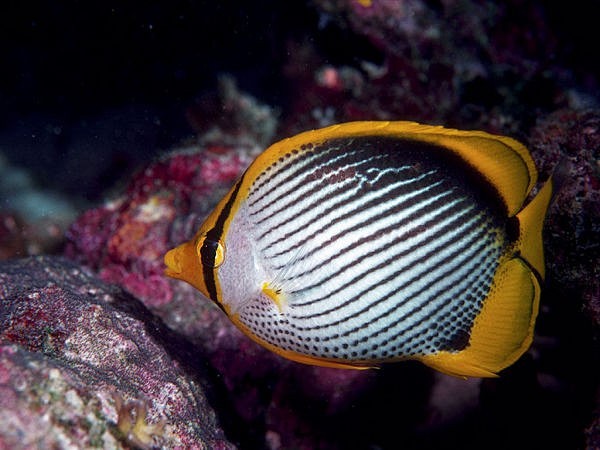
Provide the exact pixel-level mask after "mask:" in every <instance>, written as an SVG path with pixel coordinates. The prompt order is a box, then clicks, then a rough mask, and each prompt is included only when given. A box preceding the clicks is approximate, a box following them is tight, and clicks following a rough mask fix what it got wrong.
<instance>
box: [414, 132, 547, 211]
mask: <svg viewBox="0 0 600 450" xmlns="http://www.w3.org/2000/svg"><path fill="white" fill-rule="evenodd" d="M416 138H417V139H420V140H423V141H425V142H429V143H432V144H437V145H441V146H442V147H445V148H447V149H448V150H450V151H452V152H453V153H455V154H456V155H458V156H459V157H460V158H461V159H463V160H464V161H465V162H466V163H467V164H468V165H469V166H471V167H473V168H474V169H476V170H477V171H478V172H479V173H480V174H481V175H483V177H484V178H485V179H486V180H487V181H488V183H490V184H491V185H492V186H493V187H494V188H495V190H496V191H497V192H498V194H499V195H500V198H501V199H502V201H503V202H504V204H505V206H506V210H507V212H508V215H509V216H514V215H515V214H516V213H517V212H518V211H519V210H520V209H521V207H522V206H523V202H524V201H525V199H526V198H527V195H528V194H529V192H530V191H531V189H532V188H533V186H534V185H535V183H536V181H537V170H536V168H535V163H534V162H533V159H532V158H531V156H530V154H529V151H528V150H527V149H526V148H525V146H524V145H523V144H521V143H519V142H517V141H516V140H514V139H511V138H509V137H506V136H496V135H492V134H489V133H485V132H483V131H461V130H450V129H446V128H441V127H439V128H434V129H432V130H427V129H424V130H423V132H422V133H418V134H417V135H416Z"/></svg>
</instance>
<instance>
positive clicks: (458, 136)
mask: <svg viewBox="0 0 600 450" xmlns="http://www.w3.org/2000/svg"><path fill="white" fill-rule="evenodd" d="M361 136H387V137H397V138H400V139H413V140H416V141H418V142H424V143H429V144H434V145H438V146H441V147H443V148H445V149H446V150H448V151H450V152H452V153H454V154H455V155H457V156H458V157H460V158H461V159H462V160H463V161H464V162H465V163H466V164H467V165H469V166H471V167H473V168H474V169H475V170H476V171H477V172H479V173H480V174H482V176H483V177H484V178H485V179H486V180H487V181H488V182H489V183H490V184H491V185H492V186H493V187H494V188H495V190H496V191H497V192H498V194H499V195H500V198H501V199H502V201H503V202H504V204H505V206H506V210H507V211H508V215H509V216H514V215H515V214H517V212H519V210H520V209H521V207H522V206H523V202H524V201H525V199H526V198H527V195H528V194H529V192H530V191H531V189H533V186H534V185H535V183H536V182H537V170H536V168H535V163H534V162H533V159H532V158H531V155H530V154H529V151H528V150H527V148H525V146H524V145H523V144H521V143H520V142H518V141H516V140H514V139H512V138H509V137H506V136H499V135H494V134H490V133H486V132H484V131H464V130H454V129H450V128H444V127H442V126H435V125H422V124H419V123H416V122H405V121H396V122H383V121H382V122H373V121H365V122H347V123H342V124H338V125H332V126H330V127H326V128H321V129H318V130H312V131H306V132H304V133H300V134H298V135H296V136H293V137H291V138H287V139H284V140H282V141H280V142H278V143H276V144H273V145H272V146H271V147H270V148H269V149H267V150H266V151H265V152H264V153H263V154H262V155H260V156H259V157H258V158H257V163H255V164H253V165H252V166H251V168H250V169H251V171H253V172H252V175H253V176H254V175H256V173H255V172H257V170H258V169H260V170H262V168H263V167H265V166H267V165H269V164H270V163H272V162H273V161H275V160H277V159H278V158H279V157H281V156H282V155H285V153H287V152H288V151H290V149H292V148H302V147H303V146H304V144H318V143H320V142H323V141H325V140H327V139H336V138H352V137H361ZM304 148H308V147H304ZM250 178H253V177H250Z"/></svg>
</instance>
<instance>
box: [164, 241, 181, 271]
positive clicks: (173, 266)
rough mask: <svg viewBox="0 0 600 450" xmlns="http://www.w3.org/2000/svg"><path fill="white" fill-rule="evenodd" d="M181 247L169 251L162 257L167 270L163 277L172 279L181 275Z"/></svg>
mask: <svg viewBox="0 0 600 450" xmlns="http://www.w3.org/2000/svg"><path fill="white" fill-rule="evenodd" d="M181 247H182V246H179V247H176V248H174V249H171V250H169V251H168V252H167V253H166V254H165V257H164V262H165V265H166V266H167V268H166V269H165V275H167V276H169V277H172V278H180V277H181V273H182V272H183V267H182V261H181V256H182V253H183V252H182V250H183V249H182V248H181Z"/></svg>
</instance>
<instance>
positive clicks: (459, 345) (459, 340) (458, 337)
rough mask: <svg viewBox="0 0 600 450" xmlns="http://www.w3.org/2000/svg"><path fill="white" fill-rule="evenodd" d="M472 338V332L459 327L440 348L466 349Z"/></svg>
mask: <svg viewBox="0 0 600 450" xmlns="http://www.w3.org/2000/svg"><path fill="white" fill-rule="evenodd" d="M470 338H471V334H470V333H469V332H468V331H466V330H463V329H462V328H459V329H457V330H456V331H455V332H454V334H452V336H450V337H449V338H447V339H445V340H444V341H445V342H443V343H442V345H441V346H440V350H447V351H459V350H464V349H465V348H467V346H468V345H469V339H470Z"/></svg>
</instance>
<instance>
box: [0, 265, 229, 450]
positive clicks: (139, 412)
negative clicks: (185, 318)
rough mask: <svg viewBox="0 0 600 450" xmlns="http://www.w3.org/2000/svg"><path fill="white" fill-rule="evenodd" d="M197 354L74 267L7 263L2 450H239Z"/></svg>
mask: <svg viewBox="0 0 600 450" xmlns="http://www.w3.org/2000/svg"><path fill="white" fill-rule="evenodd" d="M190 348H191V347H190V346H189V344H188V343H187V342H185V340H183V339H181V338H179V337H177V335H175V333H173V332H172V331H170V330H168V329H167V328H166V327H165V326H164V325H163V324H162V323H161V322H160V320H158V319H156V318H155V317H152V315H151V314H150V313H149V312H148V311H147V310H146V308H144V307H143V306H142V305H141V303H139V301H137V300H135V299H134V298H133V297H131V296H130V295H129V294H127V293H125V292H124V291H123V290H122V289H120V288H118V287H116V286H114V285H113V286H109V285H106V284H105V283H103V282H102V281H100V280H98V279H97V278H96V277H94V276H93V275H91V274H90V273H89V271H87V270H85V269H83V268H82V267H80V266H78V265H77V264H74V263H73V262H71V261H68V260H65V259H62V258H58V257H32V258H28V259H21V260H16V261H8V262H2V263H0V392H1V395H0V448H14V449H17V448H69V447H70V448H131V447H134V446H135V447H138V448H153V447H154V446H156V445H160V446H161V447H163V448H175V447H178V446H179V447H181V448H218V449H228V448H235V447H234V446H233V445H232V444H230V443H229V442H228V441H227V440H226V439H225V436H224V434H223V432H222V431H221V429H220V427H219V425H218V423H217V419H216V417H215V414H214V412H213V410H212V408H211V407H210V406H209V404H208V402H207V399H206V396H205V394H204V391H205V387H206V385H207V384H208V382H207V381H206V375H203V371H202V370H201V368H200V367H201V364H200V361H201V357H200V356H199V355H198V353H196V352H194V353H195V356H194V359H190V358H189V355H188V353H187V352H189V350H190ZM193 361H196V362H197V364H190V363H191V362H193Z"/></svg>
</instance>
